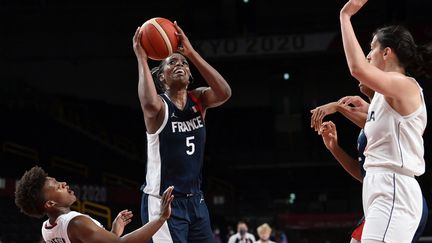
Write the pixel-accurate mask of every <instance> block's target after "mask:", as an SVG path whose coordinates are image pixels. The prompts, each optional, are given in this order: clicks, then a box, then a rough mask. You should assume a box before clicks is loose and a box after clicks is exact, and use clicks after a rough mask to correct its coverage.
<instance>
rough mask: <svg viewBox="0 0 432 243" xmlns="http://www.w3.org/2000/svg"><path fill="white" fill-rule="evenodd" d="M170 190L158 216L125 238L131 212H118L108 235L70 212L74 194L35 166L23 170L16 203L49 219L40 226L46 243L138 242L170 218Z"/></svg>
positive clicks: (79, 214) (146, 238)
mask: <svg viewBox="0 0 432 243" xmlns="http://www.w3.org/2000/svg"><path fill="white" fill-rule="evenodd" d="M173 189H174V188H173V187H168V189H167V190H166V191H165V192H164V193H163V195H162V199H161V213H160V214H159V217H157V218H156V219H154V220H152V221H150V222H149V223H147V224H145V225H144V226H142V227H140V228H139V229H137V230H135V231H132V232H130V233H129V234H126V235H124V236H121V235H122V234H123V231H124V227H125V226H126V225H127V224H128V223H130V222H131V218H132V216H133V215H132V212H131V211H129V210H123V211H121V212H120V213H119V214H118V215H117V217H116V218H115V219H114V222H113V224H112V225H113V226H112V230H111V232H109V231H107V230H105V229H104V228H103V227H102V225H101V224H100V223H99V222H98V221H96V220H94V219H92V218H91V217H89V216H87V215H84V214H81V213H78V212H74V211H71V209H70V206H71V205H72V204H73V203H74V202H75V201H76V197H75V194H74V192H73V191H72V190H71V189H70V188H69V186H68V185H67V183H66V182H58V181H57V180H56V179H55V178H53V177H48V174H47V173H45V171H44V170H43V169H42V168H41V167H38V166H35V167H33V168H31V169H30V170H29V171H26V172H25V173H24V175H23V176H22V177H21V179H20V180H19V181H18V183H17V187H16V190H15V204H16V205H17V207H18V208H20V209H21V212H23V213H24V214H26V215H28V216H31V217H35V218H42V217H44V216H48V219H47V220H46V221H45V222H44V223H43V225H42V236H43V239H44V241H45V242H47V243H82V242H86V243H98V242H105V243H110V242H120V241H121V242H125V243H141V242H145V241H146V240H149V239H150V238H151V237H152V236H153V235H154V234H155V233H156V231H157V230H159V228H160V227H161V226H162V225H163V224H164V223H165V222H166V220H167V218H169V217H170V215H171V202H172V200H173V196H172V195H171V193H172V191H173ZM120 236H121V237H120Z"/></svg>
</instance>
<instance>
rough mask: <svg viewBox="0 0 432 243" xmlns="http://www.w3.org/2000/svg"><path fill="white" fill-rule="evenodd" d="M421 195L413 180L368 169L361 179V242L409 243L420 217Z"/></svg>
mask: <svg viewBox="0 0 432 243" xmlns="http://www.w3.org/2000/svg"><path fill="white" fill-rule="evenodd" d="M422 203H423V201H422V192H421V189H420V186H419V184H418V182H417V180H416V179H415V178H414V177H411V176H406V175H402V174H398V173H395V172H392V171H390V170H388V169H381V168H379V169H378V168H368V169H367V172H366V177H365V178H364V179H363V210H364V213H365V218H366V220H365V225H364V228H363V234H362V241H363V240H377V241H382V242H387V243H411V241H412V239H413V236H414V233H415V232H416V230H417V227H418V225H419V223H420V219H421V215H422Z"/></svg>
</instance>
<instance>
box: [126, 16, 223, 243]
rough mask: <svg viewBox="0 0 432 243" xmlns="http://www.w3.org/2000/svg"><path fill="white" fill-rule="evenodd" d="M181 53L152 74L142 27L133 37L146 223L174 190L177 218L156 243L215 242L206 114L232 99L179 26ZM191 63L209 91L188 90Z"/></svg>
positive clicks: (173, 56) (164, 227)
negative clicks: (205, 171)
mask: <svg viewBox="0 0 432 243" xmlns="http://www.w3.org/2000/svg"><path fill="white" fill-rule="evenodd" d="M174 25H175V28H176V29H177V35H178V38H179V41H180V47H179V52H178V53H174V54H172V55H171V56H169V57H167V58H166V59H165V60H162V61H161V63H160V65H159V66H158V67H157V68H154V69H152V70H150V67H149V65H148V62H147V61H148V56H147V54H146V52H145V51H144V49H143V48H142V46H141V44H140V41H139V40H140V37H141V31H140V27H138V29H137V30H136V32H135V35H134V37H133V48H134V51H135V54H136V56H137V60H138V72H139V82H138V95H139V99H140V103H141V108H142V111H143V114H144V122H145V126H146V129H147V171H146V181H145V184H144V185H143V188H142V189H143V192H144V193H143V197H142V204H141V217H142V220H143V223H145V222H147V221H149V220H152V219H153V218H154V217H155V216H156V215H158V214H159V203H160V196H161V195H162V192H163V191H164V190H165V189H166V188H167V187H168V186H169V185H174V192H173V195H174V200H173V203H172V214H171V217H170V219H169V220H168V221H167V223H165V224H164V226H162V228H161V229H160V230H159V231H158V232H157V233H156V234H155V235H154V236H153V242H183V243H186V242H190V243H194V242H196V243H198V242H199V243H205V242H215V240H214V237H213V233H212V229H211V224H210V217H209V213H208V209H207V206H206V204H205V201H204V197H203V193H202V191H201V182H202V167H203V158H204V145H205V139H206V129H205V120H204V118H205V114H206V110H207V108H211V107H216V106H219V105H221V104H223V103H224V102H225V101H227V100H228V98H229V97H230V96H231V88H230V86H229V85H228V83H227V82H226V81H225V79H224V78H223V77H222V75H221V74H219V72H218V71H216V70H215V69H214V68H213V67H212V66H211V65H210V64H208V63H207V62H206V61H205V60H204V59H203V58H202V57H201V56H200V55H199V54H198V53H197V52H196V51H195V50H194V48H193V47H192V45H191V43H190V42H189V40H188V38H187V37H186V35H185V34H184V32H183V30H182V29H181V28H180V27H179V26H178V25H177V23H176V22H174ZM189 61H190V62H191V63H193V64H194V66H195V67H196V68H197V70H198V71H199V72H200V74H201V76H202V77H203V78H204V79H205V81H206V82H207V84H208V86H209V87H200V88H197V89H194V90H188V86H189V83H190V80H191V78H192V75H191V72H190V68H189Z"/></svg>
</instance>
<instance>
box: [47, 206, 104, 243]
mask: <svg viewBox="0 0 432 243" xmlns="http://www.w3.org/2000/svg"><path fill="white" fill-rule="evenodd" d="M76 216H85V217H88V218H90V219H91V220H93V222H94V223H95V224H97V225H98V226H100V227H102V228H103V226H102V224H101V223H99V222H98V221H97V220H95V219H93V218H92V217H90V216H88V215H85V214H82V213H79V212H76V211H70V212H69V213H66V214H62V215H60V216H59V217H58V218H57V220H56V221H55V223H54V224H53V225H51V224H50V223H49V219H48V220H46V221H45V222H44V223H43V224H42V237H43V239H44V241H45V242H46V243H71V241H70V240H69V236H68V233H67V227H68V224H69V221H71V220H72V219H73V218H75V217H76Z"/></svg>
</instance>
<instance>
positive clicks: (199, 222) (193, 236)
mask: <svg viewBox="0 0 432 243" xmlns="http://www.w3.org/2000/svg"><path fill="white" fill-rule="evenodd" d="M159 213H160V198H159V197H155V196H151V195H148V194H145V193H143V196H142V200H141V220H142V222H143V224H145V223H147V222H148V221H149V218H150V219H154V218H156V217H158V215H159ZM153 240H154V241H155V242H159V241H161V242H162V241H163V242H176V243H178V242H179V243H180V242H181V243H188V242H189V243H215V239H214V237H213V232H212V229H211V224H210V216H209V212H208V209H207V205H206V203H205V201H204V196H203V195H202V194H195V195H174V200H173V202H172V203H171V217H170V218H169V219H168V221H167V224H164V226H162V227H161V229H159V231H158V232H157V233H156V234H155V235H154V236H153ZM153 240H150V241H149V242H153Z"/></svg>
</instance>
